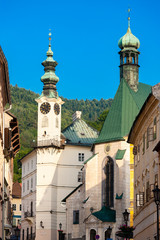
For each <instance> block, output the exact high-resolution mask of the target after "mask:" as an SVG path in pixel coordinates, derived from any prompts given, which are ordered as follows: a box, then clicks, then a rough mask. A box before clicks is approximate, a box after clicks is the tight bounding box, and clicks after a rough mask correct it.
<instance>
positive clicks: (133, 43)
mask: <svg viewBox="0 0 160 240" xmlns="http://www.w3.org/2000/svg"><path fill="white" fill-rule="evenodd" d="M130 11H131V10H130V8H129V9H128V29H127V33H126V34H125V35H124V36H123V37H121V38H120V40H119V41H118V46H119V48H121V49H124V48H128V47H129V48H130V47H133V48H135V49H138V48H139V47H140V41H139V39H138V38H136V37H135V36H134V35H133V34H132V32H131V28H130Z"/></svg>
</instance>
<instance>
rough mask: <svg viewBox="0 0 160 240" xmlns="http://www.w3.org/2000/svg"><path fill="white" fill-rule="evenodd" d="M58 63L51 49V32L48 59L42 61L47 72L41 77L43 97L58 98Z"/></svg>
mask: <svg viewBox="0 0 160 240" xmlns="http://www.w3.org/2000/svg"><path fill="white" fill-rule="evenodd" d="M57 64H58V63H57V62H56V61H55V60H54V59H53V52H52V49H51V33H49V48H48V51H47V59H46V60H45V61H43V62H42V65H43V66H44V72H45V73H44V75H43V76H42V77H41V81H42V82H43V84H44V86H43V92H42V95H41V97H42V96H47V97H50V98H58V93H57V89H56V84H57V82H58V81H59V78H58V77H57V76H56V74H55V70H56V69H55V68H56V66H57Z"/></svg>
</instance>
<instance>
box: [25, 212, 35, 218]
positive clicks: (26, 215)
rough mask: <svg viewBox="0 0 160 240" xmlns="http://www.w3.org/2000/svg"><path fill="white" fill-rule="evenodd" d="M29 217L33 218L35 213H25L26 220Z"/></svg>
mask: <svg viewBox="0 0 160 240" xmlns="http://www.w3.org/2000/svg"><path fill="white" fill-rule="evenodd" d="M27 217H33V212H29V211H27V212H24V218H27Z"/></svg>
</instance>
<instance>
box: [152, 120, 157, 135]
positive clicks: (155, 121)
mask: <svg viewBox="0 0 160 240" xmlns="http://www.w3.org/2000/svg"><path fill="white" fill-rule="evenodd" d="M156 138H157V119H156V117H155V118H154V122H153V139H154V140H155V139H156Z"/></svg>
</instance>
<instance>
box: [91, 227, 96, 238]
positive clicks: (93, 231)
mask: <svg viewBox="0 0 160 240" xmlns="http://www.w3.org/2000/svg"><path fill="white" fill-rule="evenodd" d="M95 239H96V231H95V230H94V229H91V231H90V240H95Z"/></svg>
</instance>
